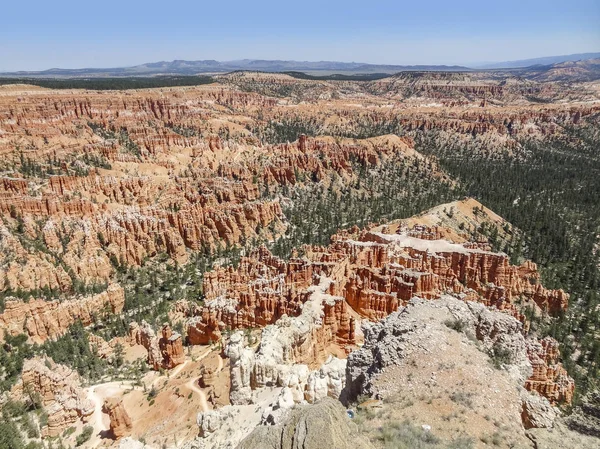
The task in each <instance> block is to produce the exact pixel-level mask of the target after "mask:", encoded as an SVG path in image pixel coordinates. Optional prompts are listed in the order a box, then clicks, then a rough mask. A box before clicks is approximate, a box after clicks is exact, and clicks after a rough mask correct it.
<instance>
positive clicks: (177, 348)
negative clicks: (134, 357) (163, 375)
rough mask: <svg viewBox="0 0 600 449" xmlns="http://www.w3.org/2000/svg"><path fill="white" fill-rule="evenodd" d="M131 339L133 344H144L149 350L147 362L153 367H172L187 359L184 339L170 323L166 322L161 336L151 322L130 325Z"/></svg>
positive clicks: (157, 368) (156, 368)
mask: <svg viewBox="0 0 600 449" xmlns="http://www.w3.org/2000/svg"><path fill="white" fill-rule="evenodd" d="M128 338H129V341H130V343H131V344H137V345H142V346H143V347H144V348H146V350H147V351H148V358H147V362H148V365H150V366H151V367H152V368H153V369H155V370H159V369H161V368H164V369H171V368H174V367H175V366H177V365H180V364H182V363H183V362H184V361H185V354H184V352H183V339H182V337H181V335H180V334H178V333H177V332H173V330H172V329H171V327H170V326H169V325H168V324H164V325H163V327H162V329H161V334H160V337H158V336H157V335H156V333H155V332H154V329H152V326H150V324H148V323H146V322H145V321H142V324H141V326H140V325H138V324H137V323H135V322H134V323H131V324H130V325H129V337H128Z"/></svg>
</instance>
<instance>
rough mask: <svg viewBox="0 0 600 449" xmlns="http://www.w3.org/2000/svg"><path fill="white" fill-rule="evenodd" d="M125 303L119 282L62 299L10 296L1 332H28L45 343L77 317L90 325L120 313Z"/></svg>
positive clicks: (35, 341) (13, 333) (0, 316)
mask: <svg viewBox="0 0 600 449" xmlns="http://www.w3.org/2000/svg"><path fill="white" fill-rule="evenodd" d="M124 304H125V296H124V292H123V288H121V286H120V285H118V284H111V285H109V286H108V288H107V289H106V291H104V292H102V293H99V294H97V295H93V296H87V297H83V298H74V299H70V300H67V301H62V302H61V301H58V300H54V301H44V300H43V299H31V300H29V301H27V302H25V301H22V300H17V299H12V300H11V299H8V300H7V301H6V306H5V310H4V312H3V313H2V314H0V331H2V330H4V331H5V332H8V333H9V334H11V335H17V334H22V333H25V334H27V335H28V336H29V339H30V340H31V341H32V342H34V343H43V342H44V341H46V340H48V339H53V338H56V337H60V336H61V335H63V334H64V333H65V332H66V331H67V330H68V329H69V327H70V326H71V325H72V324H73V323H75V322H76V321H78V320H79V321H81V322H82V324H83V325H84V326H87V325H89V324H92V323H93V322H94V320H95V319H97V318H98V317H102V316H104V315H105V314H107V313H108V314H115V313H120V312H121V311H122V310H123V306H124ZM0 335H4V332H0Z"/></svg>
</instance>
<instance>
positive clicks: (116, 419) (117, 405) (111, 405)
mask: <svg viewBox="0 0 600 449" xmlns="http://www.w3.org/2000/svg"><path fill="white" fill-rule="evenodd" d="M102 411H103V412H104V413H106V414H108V417H109V419H110V431H111V433H112V435H113V437H114V438H115V439H119V438H121V437H124V436H126V435H127V434H128V433H129V432H131V429H132V427H133V425H132V422H131V418H130V417H129V415H128V414H127V411H126V410H125V407H124V406H123V400H122V399H118V398H107V399H105V400H104V404H103V406H102Z"/></svg>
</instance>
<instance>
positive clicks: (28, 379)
mask: <svg viewBox="0 0 600 449" xmlns="http://www.w3.org/2000/svg"><path fill="white" fill-rule="evenodd" d="M10 394H11V396H12V397H13V398H14V399H17V400H26V399H30V398H32V397H33V398H34V397H36V395H39V398H40V399H41V403H42V406H43V407H44V410H45V411H46V413H48V424H47V425H46V427H44V428H43V429H42V434H43V435H44V436H50V437H54V436H57V435H60V434H61V433H62V432H63V431H64V430H66V429H67V428H69V427H70V426H71V425H73V424H75V423H76V422H77V421H79V420H86V419H87V418H88V417H89V416H90V415H92V413H93V412H94V404H93V403H92V401H90V400H89V399H87V396H86V393H85V391H84V390H83V389H82V388H81V379H80V378H79V374H77V372H76V371H74V370H72V369H70V368H68V367H66V366H64V365H59V364H57V363H54V362H53V361H52V360H51V359H43V358H37V357H36V358H34V359H29V360H26V361H25V362H24V364H23V373H22V375H21V380H20V381H19V382H18V383H17V384H16V385H15V386H14V387H13V389H12V390H11V393H10Z"/></svg>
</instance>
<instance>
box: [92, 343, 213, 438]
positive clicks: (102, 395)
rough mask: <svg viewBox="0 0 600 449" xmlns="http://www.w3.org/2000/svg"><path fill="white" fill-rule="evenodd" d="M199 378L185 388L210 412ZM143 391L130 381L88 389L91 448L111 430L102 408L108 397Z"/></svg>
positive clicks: (173, 374)
mask: <svg viewBox="0 0 600 449" xmlns="http://www.w3.org/2000/svg"><path fill="white" fill-rule="evenodd" d="M211 353H212V349H208V350H207V351H206V352H205V353H204V354H202V355H201V356H200V357H199V358H198V359H197V361H201V360H203V359H205V358H206V357H208V356H209V355H210V354H211ZM190 362H191V360H190V359H187V360H186V361H185V362H183V363H182V364H181V365H178V366H176V367H175V368H174V369H173V370H172V371H171V372H170V373H168V375H163V376H158V377H157V378H156V379H154V380H153V381H152V383H151V384H150V388H152V387H153V386H156V384H157V383H158V382H159V381H161V380H164V379H165V378H169V377H170V378H174V377H176V376H178V375H179V374H180V373H181V372H182V371H183V370H184V369H185V367H186V366H187V365H188V364H189V363H190ZM222 369H223V360H222V359H221V357H219V367H218V371H221V370H222ZM197 380H198V378H197V377H192V378H191V379H189V381H188V382H186V384H185V386H186V387H187V388H188V389H190V390H191V391H193V392H194V393H196V394H198V395H199V396H200V406H201V408H202V411H204V412H205V411H207V410H210V407H209V405H208V402H207V400H206V394H205V393H204V392H203V391H202V390H201V389H200V387H199V386H198V385H197ZM131 389H134V390H142V389H143V388H142V387H140V386H137V385H134V382H133V381H129V380H120V381H112V382H106V383H103V384H97V385H92V386H90V387H88V388H87V397H88V399H89V400H90V401H92V402H93V403H94V413H93V414H92V416H91V418H90V425H91V426H92V427H93V428H94V433H93V437H92V439H91V440H90V441H89V443H88V445H89V447H97V446H98V445H99V444H100V443H101V437H100V434H101V433H103V432H105V431H107V430H109V428H110V426H109V424H110V423H109V422H108V416H107V415H105V414H104V413H103V412H102V406H103V405H104V400H105V399H106V398H108V397H111V396H115V395H116V394H118V393H120V392H122V391H124V390H131Z"/></svg>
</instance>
